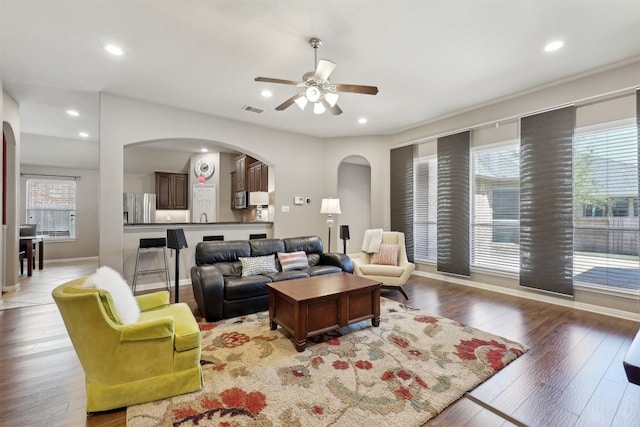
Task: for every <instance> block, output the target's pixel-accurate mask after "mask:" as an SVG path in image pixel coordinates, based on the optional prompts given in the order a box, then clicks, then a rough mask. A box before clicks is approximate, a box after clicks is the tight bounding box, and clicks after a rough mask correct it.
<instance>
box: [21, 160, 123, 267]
mask: <svg viewBox="0 0 640 427" xmlns="http://www.w3.org/2000/svg"><path fill="white" fill-rule="evenodd" d="M20 172H21V173H23V174H26V176H22V177H21V178H20V192H19V194H20V195H21V196H22V195H24V194H26V181H27V178H29V175H28V174H45V175H67V176H78V177H80V178H79V179H78V180H77V181H76V191H77V200H78V203H77V205H76V239H75V240H73V241H58V242H56V241H46V242H45V243H44V254H45V259H47V260H52V259H69V258H83V257H96V256H98V220H97V218H98V193H99V189H100V182H99V175H98V171H97V170H87V169H69V168H55V167H50V166H49V167H45V166H33V165H21V169H20ZM120 199H121V200H122V197H121V198H120ZM120 203H121V204H122V201H121V202H120ZM25 212H26V200H25V198H24V197H20V216H19V217H18V223H19V224H22V223H25V222H26V218H24V213H25ZM120 218H122V214H120Z"/></svg>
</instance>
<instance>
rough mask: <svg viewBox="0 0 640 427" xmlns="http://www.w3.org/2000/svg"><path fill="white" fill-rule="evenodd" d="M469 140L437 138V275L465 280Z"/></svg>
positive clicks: (463, 136) (462, 136)
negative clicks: (461, 277)
mask: <svg viewBox="0 0 640 427" xmlns="http://www.w3.org/2000/svg"><path fill="white" fill-rule="evenodd" d="M469 136H470V132H469V131H466V132H461V133H457V134H454V135H449V136H445V137H442V138H438V216H437V217H438V255H437V259H438V267H437V268H438V271H443V272H447V273H453V274H459V275H463V276H468V275H469V273H470V271H469V268H470V265H469V264H470V262H469V252H470V248H469Z"/></svg>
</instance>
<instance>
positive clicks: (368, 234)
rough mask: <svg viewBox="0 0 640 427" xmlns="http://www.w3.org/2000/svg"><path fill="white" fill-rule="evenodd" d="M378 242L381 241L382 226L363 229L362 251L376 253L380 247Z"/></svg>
mask: <svg viewBox="0 0 640 427" xmlns="http://www.w3.org/2000/svg"><path fill="white" fill-rule="evenodd" d="M380 243H382V228H375V229H373V230H365V232H364V241H363V242H362V252H366V253H369V254H372V253H376V252H378V250H379V249H380Z"/></svg>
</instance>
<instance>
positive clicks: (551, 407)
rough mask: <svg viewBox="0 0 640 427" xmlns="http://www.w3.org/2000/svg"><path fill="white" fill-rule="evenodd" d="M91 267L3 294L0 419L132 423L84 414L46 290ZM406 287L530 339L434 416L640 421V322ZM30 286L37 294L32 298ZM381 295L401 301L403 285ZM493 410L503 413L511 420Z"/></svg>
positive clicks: (443, 310) (427, 300)
mask: <svg viewBox="0 0 640 427" xmlns="http://www.w3.org/2000/svg"><path fill="white" fill-rule="evenodd" d="M93 268H95V265H92V264H89V265H64V264H61V265H55V264H54V265H51V266H47V267H46V268H45V269H44V270H42V271H36V272H34V276H33V277H32V278H31V280H30V281H29V282H28V283H23V284H22V286H21V290H20V291H19V293H9V294H4V296H3V299H4V301H3V303H2V304H1V305H0V308H1V307H4V308H5V309H4V310H2V311H0V425H2V426H79V425H87V426H123V425H124V424H125V411H124V410H117V411H112V412H109V413H101V414H94V415H90V416H87V415H86V413H85V391H84V374H83V371H82V367H81V366H80V362H79V361H78V359H77V357H76V354H75V352H74V350H73V347H72V345H71V341H70V340H69V337H68V335H67V331H66V329H65V327H64V324H63V322H62V318H61V317H60V315H59V313H58V310H57V308H56V306H55V304H54V303H53V300H52V299H51V298H50V295H49V299H47V298H46V297H44V295H45V294H46V293H50V291H51V289H53V287H54V286H56V285H57V284H59V283H62V282H64V281H66V280H70V279H74V278H76V277H79V276H80V275H84V274H86V273H87V272H90V271H92V269H93ZM405 290H406V291H407V294H408V295H409V301H408V303H409V304H410V305H413V306H414V307H417V308H420V309H423V310H425V311H427V312H429V313H433V314H437V315H440V316H444V317H448V318H450V319H455V320H457V321H459V322H461V323H465V324H467V325H470V326H473V327H476V328H479V329H483V330H486V331H488V332H492V333H494V334H498V335H501V336H504V337H506V338H509V339H512V340H516V341H519V342H521V343H524V344H527V345H528V346H529V347H530V350H529V352H528V353H526V354H525V355H524V356H522V357H520V358H519V359H518V360H516V361H515V362H513V363H512V364H510V365H509V366H507V367H506V368H505V369H503V370H502V371H500V372H498V373H497V374H496V375H495V376H493V377H492V378H490V379H489V380H488V381H486V382H485V383H483V384H481V385H480V386H478V387H477V388H476V389H474V390H473V391H472V392H470V396H468V397H465V398H462V399H460V400H459V401H458V402H456V403H455V404H453V405H451V406H450V407H449V408H447V409H446V410H445V411H444V412H443V413H441V414H440V415H438V416H437V417H436V418H434V419H433V420H431V421H430V422H429V423H428V424H427V425H429V426H483V427H484V426H508V425H514V424H515V425H529V426H638V425H640V387H639V386H637V385H633V384H630V383H628V382H627V380H626V377H625V374H624V370H623V368H622V359H623V357H624V355H625V353H626V350H627V348H628V347H629V345H630V343H631V340H632V339H633V337H634V335H635V333H636V332H637V330H638V328H640V324H639V323H638V322H633V321H629V320H622V319H617V318H614V317H608V316H602V315H597V314H593V313H588V312H583V311H578V310H573V309H568V308H564V307H560V306H554V305H550V304H545V303H540V302H535V301H531V300H525V299H518V298H516V297H512V296H508V295H502V294H496V293H492V292H489V291H483V290H478V289H474V288H469V287H465V286H461V285H455V284H450V283H446V282H441V281H434V280H431V279H425V278H421V277H417V276H412V277H411V279H410V281H409V283H408V284H407V285H406V286H405ZM30 294H32V295H33V296H34V299H33V301H28V299H29V298H30V297H29V295H30ZM383 295H384V296H385V297H387V298H390V299H393V300H396V301H404V298H402V296H401V294H400V293H399V292H397V291H383ZM180 297H181V300H182V301H185V302H188V303H189V305H190V306H191V307H192V309H194V310H195V303H194V301H193V294H192V293H191V289H190V287H189V286H182V287H181V288H180ZM18 303H20V304H18ZM34 304H38V305H34ZM11 307H16V308H11ZM484 407H489V408H491V409H492V410H488V409H485V408H484ZM492 411H493V412H492ZM496 413H497V414H500V413H503V414H506V416H507V419H505V418H501V417H500V416H499V415H496ZM508 417H511V418H508ZM508 420H510V421H511V422H510V421H508Z"/></svg>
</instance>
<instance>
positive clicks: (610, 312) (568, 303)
mask: <svg viewBox="0 0 640 427" xmlns="http://www.w3.org/2000/svg"><path fill="white" fill-rule="evenodd" d="M412 274H415V275H416V276H422V277H427V278H430V279H436V280H442V281H443V282H450V283H455V284H458V285H463V286H470V287H472V288H478V289H484V290H487V291H491V292H497V293H500V294H505V295H511V296H515V297H519V298H526V299H530V300H534V301H540V302H546V303H549V304H554V305H560V306H563V307H568V308H573V309H576V310H582V311H588V312H591V313H596V314H602V315H605V316H612V317H618V318H620V319H626V320H633V321H635V322H640V313H631V312H629V311H624V310H617V309H615V308H608V307H602V306H599V305H594V304H587V303H583V302H576V301H572V300H564V299H559V298H554V297H552V296H549V295H544V294H537V293H529V292H526V291H523V290H519V289H509V288H504V287H501V286H496V285H490V284H488V283H482V282H476V281H473V280H469V279H462V278H458V277H453V276H450V275H445V274H437V273H429V272H426V271H415V270H414V272H413V273H412Z"/></svg>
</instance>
